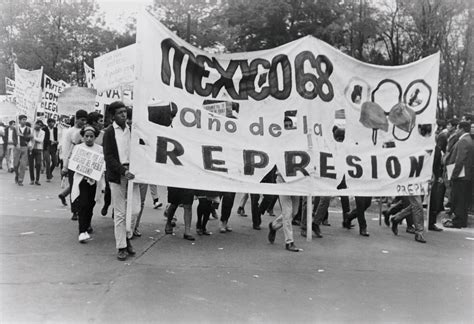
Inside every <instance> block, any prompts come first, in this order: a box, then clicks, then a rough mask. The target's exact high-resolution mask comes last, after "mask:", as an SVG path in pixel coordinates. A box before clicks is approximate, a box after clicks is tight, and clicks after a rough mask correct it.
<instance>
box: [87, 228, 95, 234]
mask: <svg viewBox="0 0 474 324" xmlns="http://www.w3.org/2000/svg"><path fill="white" fill-rule="evenodd" d="M86 233H88V234H92V233H94V229H93V228H92V226H89V228H88V229H87V231H86Z"/></svg>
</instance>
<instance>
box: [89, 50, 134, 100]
mask: <svg viewBox="0 0 474 324" xmlns="http://www.w3.org/2000/svg"><path fill="white" fill-rule="evenodd" d="M135 62H136V45H135V44H133V45H129V46H126V47H123V48H120V49H118V50H115V51H112V52H110V53H107V54H104V55H102V56H99V57H97V58H95V59H94V67H95V83H94V86H95V88H96V89H97V91H98V92H103V91H106V90H111V89H119V88H120V87H123V86H125V85H127V84H130V83H133V82H134V78H135Z"/></svg>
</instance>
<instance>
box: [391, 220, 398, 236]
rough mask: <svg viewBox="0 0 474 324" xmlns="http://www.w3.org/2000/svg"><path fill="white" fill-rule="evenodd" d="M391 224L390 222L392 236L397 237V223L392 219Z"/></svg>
mask: <svg viewBox="0 0 474 324" xmlns="http://www.w3.org/2000/svg"><path fill="white" fill-rule="evenodd" d="M391 222H392V232H393V234H395V235H398V222H397V221H396V220H395V219H393V218H392V220H391Z"/></svg>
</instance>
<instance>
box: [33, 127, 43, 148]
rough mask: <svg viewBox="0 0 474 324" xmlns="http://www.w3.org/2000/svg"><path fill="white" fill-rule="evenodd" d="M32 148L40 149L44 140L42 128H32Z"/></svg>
mask: <svg viewBox="0 0 474 324" xmlns="http://www.w3.org/2000/svg"><path fill="white" fill-rule="evenodd" d="M32 141H33V149H36V150H42V149H43V142H44V130H42V129H39V130H36V129H33V139H32Z"/></svg>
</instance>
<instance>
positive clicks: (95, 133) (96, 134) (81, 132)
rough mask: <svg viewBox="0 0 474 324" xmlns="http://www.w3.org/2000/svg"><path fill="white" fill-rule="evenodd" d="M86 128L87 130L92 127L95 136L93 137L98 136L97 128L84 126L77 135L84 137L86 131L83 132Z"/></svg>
mask: <svg viewBox="0 0 474 324" xmlns="http://www.w3.org/2000/svg"><path fill="white" fill-rule="evenodd" d="M86 127H87V128H90V127H92V128H93V129H94V136H95V137H97V136H99V134H100V131H99V130H98V129H97V128H95V127H94V126H92V125H86V126H84V127H83V128H82V129H81V131H80V132H79V134H81V136H82V137H84V134H85V133H86V131H85V129H86ZM88 130H90V129H88Z"/></svg>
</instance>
